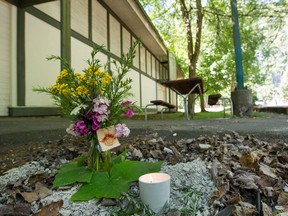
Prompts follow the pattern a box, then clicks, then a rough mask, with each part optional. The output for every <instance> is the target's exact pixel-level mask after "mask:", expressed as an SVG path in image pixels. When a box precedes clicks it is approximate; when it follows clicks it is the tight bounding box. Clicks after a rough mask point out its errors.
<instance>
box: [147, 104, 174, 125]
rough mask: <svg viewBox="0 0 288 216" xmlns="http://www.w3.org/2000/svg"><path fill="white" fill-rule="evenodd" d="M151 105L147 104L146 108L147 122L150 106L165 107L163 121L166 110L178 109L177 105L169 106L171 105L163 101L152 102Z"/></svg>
mask: <svg viewBox="0 0 288 216" xmlns="http://www.w3.org/2000/svg"><path fill="white" fill-rule="evenodd" d="M150 103H151V104H147V105H146V106H145V120H147V108H148V107H149V106H163V107H164V108H162V109H161V119H163V111H164V110H167V109H168V110H170V109H175V108H176V106H175V105H173V104H169V103H167V102H165V101H162V100H152V101H150Z"/></svg>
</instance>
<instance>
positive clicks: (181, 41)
mask: <svg viewBox="0 0 288 216" xmlns="http://www.w3.org/2000/svg"><path fill="white" fill-rule="evenodd" d="M141 2H142V3H143V7H144V8H145V10H146V11H147V13H148V14H149V16H150V18H151V20H152V22H153V23H154V25H155V27H156V28H157V29H158V30H159V32H160V34H161V36H162V37H163V39H164V42H165V43H166V46H167V47H168V48H169V51H170V52H171V51H172V52H174V53H175V55H176V57H177V63H178V64H179V65H180V66H181V68H182V69H183V70H184V72H185V73H186V74H187V75H186V76H187V77H190V71H193V70H194V71H193V72H192V73H195V74H193V75H194V76H196V75H197V76H201V77H202V79H203V80H204V84H205V86H204V87H205V92H206V93H208V94H209V93H215V92H221V93H224V94H225V93H226V94H229V93H230V92H231V91H233V90H234V88H235V83H236V82H235V71H236V70H235V62H234V59H235V58H234V47H233V46H234V45H233V36H232V35H233V33H232V24H233V23H232V19H231V5H230V1H227V0H207V1H202V2H201V1H200V0H141ZM204 2H205V3H206V4H204ZM197 3H198V4H197ZM201 3H202V4H203V5H202V4H201ZM181 5H182V7H181ZM200 5H201V10H198V9H197V6H198V7H200ZM287 5H288V4H287V0H238V14H239V24H240V34H241V45H242V56H243V71H244V79H245V85H246V86H247V87H248V88H252V89H255V87H254V86H255V85H256V84H258V85H262V84H263V82H264V81H265V80H268V79H267V77H269V74H271V73H272V72H273V70H276V69H277V70H278V71H283V70H284V69H283V67H284V66H285V65H286V68H287V54H288V53H287V49H285V48H286V47H287V46H285V45H284V44H285V43H288V42H287V39H285V38H287V30H286V34H285V31H284V30H282V31H281V29H283V25H284V24H285V17H287V13H288V11H287V8H288V7H287ZM181 10H182V11H183V12H184V13H182V12H181ZM199 11H200V12H201V15H200V16H199V14H197V12H198V13H199ZM202 15H203V16H202ZM185 17H186V18H185ZM197 17H200V19H199V18H198V20H201V32H199V31H197V27H200V25H199V23H200V22H198V26H197ZM184 18H185V19H186V21H188V22H187V25H185V22H184ZM189 22H190V23H191V25H190V26H189V25H188V24H189ZM286 23H287V21H286ZM287 25H288V24H286V26H287ZM187 26H188V27H189V28H187ZM190 27H191V31H190V32H189V31H188V29H190ZM185 29H186V30H187V31H186V30H185ZM284 29H285V28H284ZM186 32H187V33H189V34H190V33H192V37H191V40H189V39H188V38H189V37H188V34H186ZM197 33H198V34H200V37H199V38H200V40H199V41H198V45H197V48H196V44H197V43H196V42H197ZM278 41H279V42H278ZM284 41H286V42H284ZM191 42H193V43H191ZM276 42H277V43H276ZM189 43H190V45H188V44H189ZM200 45H201V46H200ZM198 47H199V51H197V52H196V50H197V49H198ZM189 49H190V51H191V50H192V51H191V52H190V54H188V52H189ZM193 53H194V56H193ZM191 56H193V58H190V57H191ZM276 56H277V57H276ZM192 59H193V61H192ZM190 65H191V67H190ZM280 65H282V66H280ZM283 65H284V66H283ZM286 74H287V73H286ZM283 89H284V88H283Z"/></svg>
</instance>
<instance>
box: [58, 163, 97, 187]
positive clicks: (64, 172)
mask: <svg viewBox="0 0 288 216" xmlns="http://www.w3.org/2000/svg"><path fill="white" fill-rule="evenodd" d="M92 174H93V173H92V171H91V170H89V169H87V168H86V167H83V166H79V165H78V163H77V162H71V163H68V164H64V165H62V166H61V167H60V169H59V171H58V173H57V175H56V176H55V180H54V182H53V188H56V187H59V186H64V185H70V184H73V183H76V182H89V181H90V180H91V177H92Z"/></svg>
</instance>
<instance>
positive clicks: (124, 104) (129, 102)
mask: <svg viewBox="0 0 288 216" xmlns="http://www.w3.org/2000/svg"><path fill="white" fill-rule="evenodd" d="M130 104H132V101H129V100H127V101H123V102H121V103H120V106H126V105H130Z"/></svg>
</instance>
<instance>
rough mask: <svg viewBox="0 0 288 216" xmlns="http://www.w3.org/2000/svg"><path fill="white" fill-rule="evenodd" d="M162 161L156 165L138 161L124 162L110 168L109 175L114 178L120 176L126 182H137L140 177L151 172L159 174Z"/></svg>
mask: <svg viewBox="0 0 288 216" xmlns="http://www.w3.org/2000/svg"><path fill="white" fill-rule="evenodd" d="M162 163H163V162H162V161H160V162H156V163H150V162H140V161H124V162H122V163H118V164H115V165H114V166H113V167H112V168H111V173H112V174H113V175H115V176H121V177H122V178H123V179H125V180H126V181H128V182H133V181H137V180H138V178H139V177H140V176H141V175H144V174H146V173H151V172H159V171H160V169H161V165H162Z"/></svg>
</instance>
